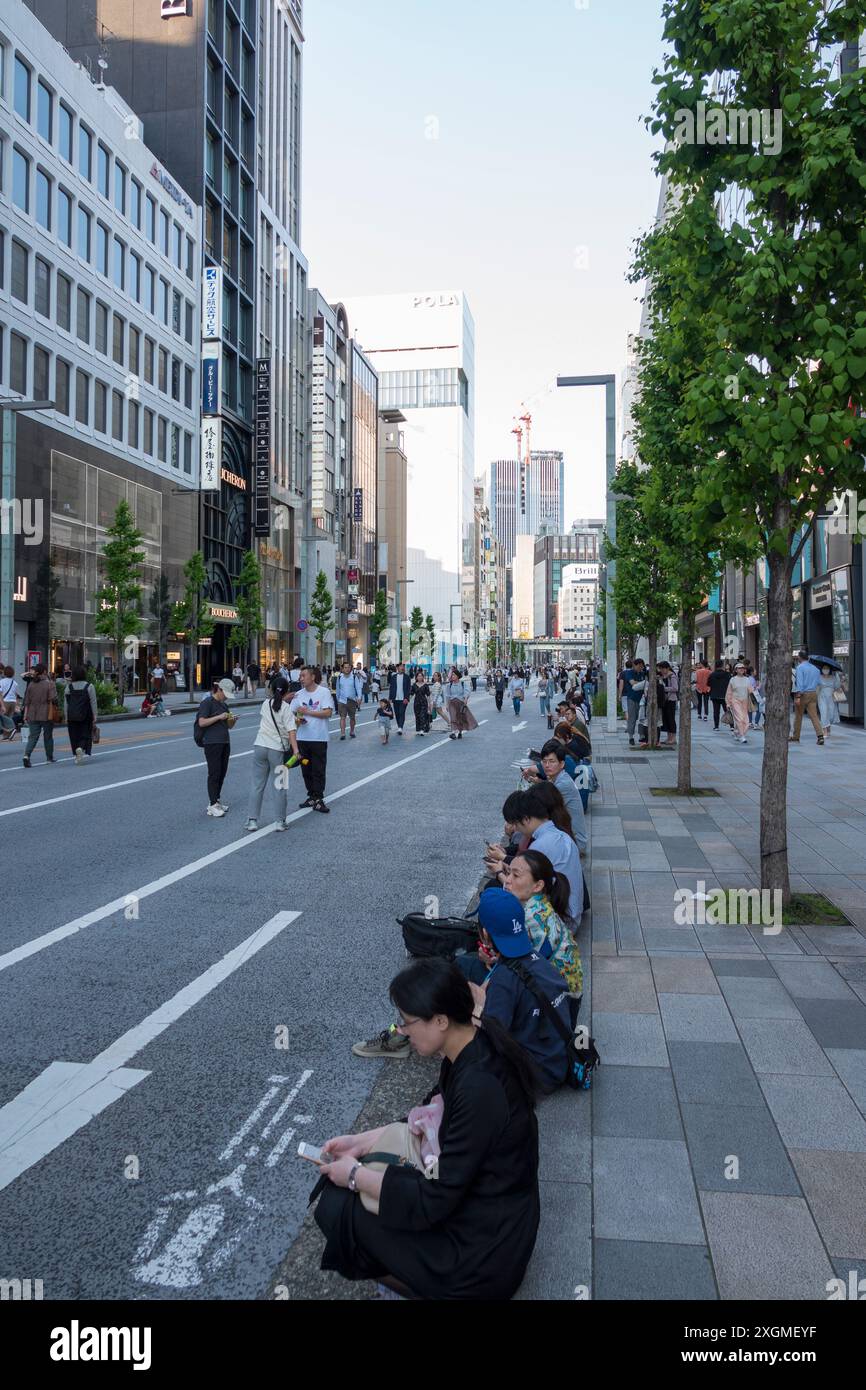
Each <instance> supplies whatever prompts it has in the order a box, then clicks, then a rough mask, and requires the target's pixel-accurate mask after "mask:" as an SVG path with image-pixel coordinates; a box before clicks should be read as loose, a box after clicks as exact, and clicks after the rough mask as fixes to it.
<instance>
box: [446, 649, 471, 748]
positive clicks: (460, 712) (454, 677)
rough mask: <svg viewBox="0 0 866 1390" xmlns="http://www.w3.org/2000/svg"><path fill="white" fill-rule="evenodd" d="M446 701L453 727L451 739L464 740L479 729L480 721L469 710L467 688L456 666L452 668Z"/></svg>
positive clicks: (449, 720) (449, 719)
mask: <svg viewBox="0 0 866 1390" xmlns="http://www.w3.org/2000/svg"><path fill="white" fill-rule="evenodd" d="M445 700H446V702H447V706H448V722H449V723H450V725H451V733H450V734H449V735H448V737H449V738H462V737H463V735H464V733H468V732H469V731H470V729H477V728H478V720H477V719H476V718H475V715H474V714H473V713H472V711H471V710H470V708H469V704H468V700H467V694H466V688H465V686H464V684H463V679H462V677H461V675H460V672H459V671H458V670H457V667H456V666H455V667H453V668H452V670H451V676H450V679H449V681H448V684H447V685H446V687H445ZM455 730H456V733H455Z"/></svg>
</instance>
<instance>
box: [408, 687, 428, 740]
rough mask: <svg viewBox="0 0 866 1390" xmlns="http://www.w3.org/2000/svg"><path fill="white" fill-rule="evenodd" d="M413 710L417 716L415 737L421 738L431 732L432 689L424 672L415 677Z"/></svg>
mask: <svg viewBox="0 0 866 1390" xmlns="http://www.w3.org/2000/svg"><path fill="white" fill-rule="evenodd" d="M412 710H413V713H414V715H415V736H416V738H417V737H418V736H419V735H420V737H421V738H423V737H424V735H425V734H429V732H430V687H429V685H428V684H427V681H426V679H425V676H424V672H423V671H418V672H417V673H416V675H415V684H414V685H413V687H412Z"/></svg>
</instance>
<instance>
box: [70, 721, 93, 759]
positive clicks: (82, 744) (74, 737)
mask: <svg viewBox="0 0 866 1390" xmlns="http://www.w3.org/2000/svg"><path fill="white" fill-rule="evenodd" d="M66 728H67V730H68V732H69V747H70V748H71V749H72V751H73V753H74V752H75V750H76V748H81V749H83V751H84V752H85V753H90V751H91V749H92V748H93V720H92V719H70V720H69V722H68V723H67V725H66Z"/></svg>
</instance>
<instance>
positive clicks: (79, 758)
mask: <svg viewBox="0 0 866 1390" xmlns="http://www.w3.org/2000/svg"><path fill="white" fill-rule="evenodd" d="M75 761H76V762H77V763H78V766H79V767H80V766H81V764H82V763H83V762H84V749H83V748H76V750H75Z"/></svg>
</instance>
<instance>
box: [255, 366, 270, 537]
mask: <svg viewBox="0 0 866 1390" xmlns="http://www.w3.org/2000/svg"><path fill="white" fill-rule="evenodd" d="M255 429H256V440H255V479H254V487H253V535H255V536H269V535H270V534H271V359H270V358H269V357H257V358H256V388H255Z"/></svg>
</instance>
